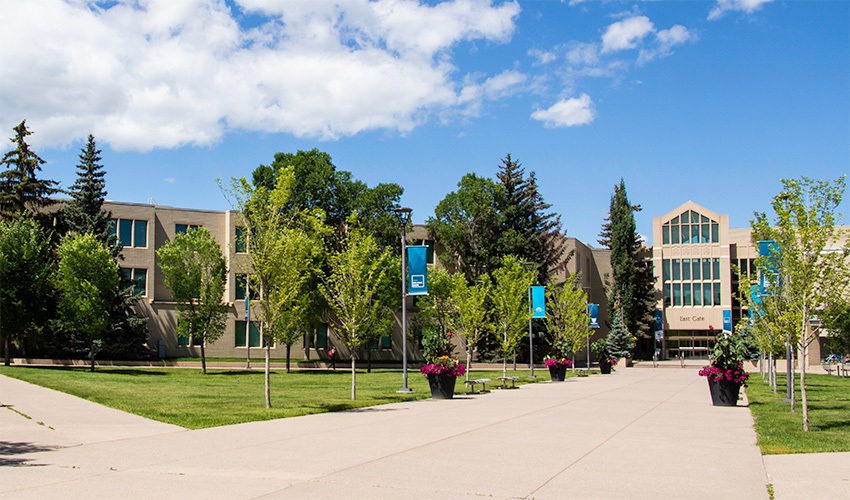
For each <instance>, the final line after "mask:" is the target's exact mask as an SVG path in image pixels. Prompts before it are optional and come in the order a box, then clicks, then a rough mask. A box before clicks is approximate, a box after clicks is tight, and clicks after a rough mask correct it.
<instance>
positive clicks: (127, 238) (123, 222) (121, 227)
mask: <svg viewBox="0 0 850 500" xmlns="http://www.w3.org/2000/svg"><path fill="white" fill-rule="evenodd" d="M109 222H111V223H112V224H111V226H110V228H109V234H110V235H112V236H115V237H116V238H117V239H118V243H119V244H120V245H121V246H123V247H125V248H145V247H147V246H148V221H146V220H133V219H109Z"/></svg>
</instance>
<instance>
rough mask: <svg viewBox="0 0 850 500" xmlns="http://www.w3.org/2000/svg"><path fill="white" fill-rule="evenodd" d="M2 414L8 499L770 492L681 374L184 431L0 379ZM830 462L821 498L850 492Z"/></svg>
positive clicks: (0, 446) (749, 450)
mask: <svg viewBox="0 0 850 500" xmlns="http://www.w3.org/2000/svg"><path fill="white" fill-rule="evenodd" d="M0 403H2V404H3V405H5V406H6V407H7V408H6V409H3V408H0V460H2V462H0V464H2V465H4V466H3V467H0V496H2V497H3V498H4V499H18V498H31V499H42V498H59V497H63V498H83V497H85V498H104V499H106V498H109V499H112V498H128V499H133V498H139V499H147V498H201V497H203V498H213V499H215V498H222V499H254V498H264V499H265V498H268V499H276V498H297V499H302V498H341V499H345V498H352V499H355V498H356V499H365V498H372V499H406V498H411V499H413V498H415V499H431V498H469V497H487V498H502V499H509V498H529V499H538V500H544V499H563V498H582V499H585V498H586V499H594V498H599V499H609V498H636V499H642V498H646V499H650V498H651V499H657V498H677V499H680V498H686V499H700V498H705V499H715V498H736V499H767V498H768V493H767V488H766V485H767V483H768V482H771V480H770V479H769V478H768V472H767V471H766V470H765V462H764V461H763V460H762V457H761V455H760V453H759V450H758V448H757V447H756V446H755V433H754V431H753V429H752V418H751V416H750V413H749V411H748V410H747V408H746V407H743V406H739V407H735V408H720V407H713V406H711V401H710V397H709V395H708V388H707V386H706V383H705V380H704V379H703V378H701V377H699V376H698V375H697V374H696V372H695V371H694V370H689V369H685V370H682V369H663V370H646V369H640V370H636V369H624V370H619V371H617V372H615V373H614V374H612V375H610V376H608V375H606V376H593V377H588V378H582V379H570V380H568V381H567V382H563V383H548V382H547V383H539V384H534V385H528V386H523V387H521V388H520V389H517V390H494V391H493V392H492V393H489V394H481V395H474V396H463V397H457V398H456V399H454V400H448V401H435V400H423V401H415V402H410V403H399V404H392V405H385V406H378V407H373V408H365V409H360V410H354V411H348V412H341V413H328V414H322V415H312V416H305V417H298V418H290V419H283V420H274V421H267V422H254V423H247V424H240V425H234V426H227V427H217V428H212V429H203V430H196V431H188V430H184V429H181V428H179V427H175V426H170V425H166V424H161V423H157V422H151V421H148V420H145V419H141V418H140V417H137V416H133V415H128V414H125V413H122V412H117V411H116V410H110V409H106V408H103V407H101V406H98V405H95V404H93V403H88V402H85V401H82V400H80V399H77V398H74V397H72V396H68V395H64V394H61V393H57V392H55V391H50V390H47V389H42V388H39V387H35V386H31V385H29V384H26V383H23V382H19V381H15V380H12V379H8V378H5V377H0ZM742 404H743V403H742ZM22 415H27V416H29V417H32V419H31V420H27V419H26V418H24V417H23V416H22ZM838 455H840V456H838V457H834V458H830V459H831V460H832V461H833V462H835V463H837V464H840V465H837V467H839V472H838V473H835V472H834V470H833V469H830V468H829V467H827V470H828V471H833V472H832V473H830V474H827V475H828V476H829V477H828V478H827V481H833V483H832V484H833V485H834V488H837V489H832V491H833V492H836V491H837V492H839V493H838V494H832V495H830V496H829V498H841V496H840V494H841V493H840V492H845V493H846V492H847V491H848V489H847V484H848V483H847V482H846V481H847V479H846V478H847V474H846V469H847V467H845V466H846V464H847V463H848V460H847V458H848V457H850V454H838ZM842 459H843V462H840V460H842ZM827 461H828V460H827ZM841 471H845V474H844V476H843V477H844V478H845V479H843V481H844V482H841V481H842V479H841V477H842V476H841ZM836 478H838V479H836ZM789 481H791V480H789ZM797 481H800V479H798V480H797ZM802 481H803V487H802V489H791V488H792V487H791V486H789V487H788V488H786V487H785V486H784V483H783V485H782V487H781V488H780V483H779V482H777V481H776V480H773V483H774V486H775V489H776V493H777V498H778V499H780V500H781V499H785V498H807V496H806V492H808V491H811V490H809V489H807V487H806V486H807V485H806V482H807V479H806V478H803V479H802ZM827 484H829V483H827ZM840 488H843V489H840ZM784 491H788V492H789V493H788V495H789V496H785V495H784V494H783V493H782V492H784ZM801 492H802V493H801ZM801 495H802V496H801ZM810 498H825V497H823V496H811V497H810Z"/></svg>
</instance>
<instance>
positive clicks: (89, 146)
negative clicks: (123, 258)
mask: <svg viewBox="0 0 850 500" xmlns="http://www.w3.org/2000/svg"><path fill="white" fill-rule="evenodd" d="M100 160H101V157H100V150H99V149H97V146H96V145H95V140H94V136H92V135H91V134H89V138H88V142H86V147H85V148H83V149H82V152H81V154H80V163H79V165H77V180H76V181H75V182H74V185H73V186H71V188H70V189H69V194H70V195H71V201H70V202H69V203H68V205H67V206H66V208H65V219H66V221H67V223H68V228H69V229H70V230H71V231H75V232H77V233H90V234H93V235H94V237H95V238H97V240H98V241H100V242H101V243H103V244H104V245H106V246H107V247H108V248H109V249H110V251H111V252H112V255H113V257H117V256H118V254H119V253H120V252H121V248H120V246H118V241H117V238H116V236H115V234H114V233H113V231H111V229H112V224H113V223H112V222H111V221H110V219H111V218H112V212H107V211H106V210H104V209H103V202H104V200H105V199H106V182H105V180H104V176H105V175H106V172H105V171H104V170H103V165H101V164H100V163H99V162H100Z"/></svg>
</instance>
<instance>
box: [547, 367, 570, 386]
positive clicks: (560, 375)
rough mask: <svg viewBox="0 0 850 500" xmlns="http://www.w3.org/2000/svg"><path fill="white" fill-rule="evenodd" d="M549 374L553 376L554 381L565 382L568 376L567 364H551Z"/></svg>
mask: <svg viewBox="0 0 850 500" xmlns="http://www.w3.org/2000/svg"><path fill="white" fill-rule="evenodd" d="M549 376H550V377H552V382H563V381H564V379H565V378H567V365H566V364H563V365H562V364H557V365H549Z"/></svg>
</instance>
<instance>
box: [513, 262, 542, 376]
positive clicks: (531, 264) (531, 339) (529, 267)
mask: <svg viewBox="0 0 850 500" xmlns="http://www.w3.org/2000/svg"><path fill="white" fill-rule="evenodd" d="M522 266H523V267H524V268H525V270H526V271H529V272H531V271H532V270H533V269H534V268H535V267H536V266H537V265H536V264H535V263H534V262H523V263H522ZM528 313H529V314H528V366H529V367H530V368H531V376H530V378H536V377H535V376H534V335H533V333H532V331H531V320H532V318H533V316H534V306H532V305H531V285H529V286H528ZM514 369H516V367H514Z"/></svg>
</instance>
